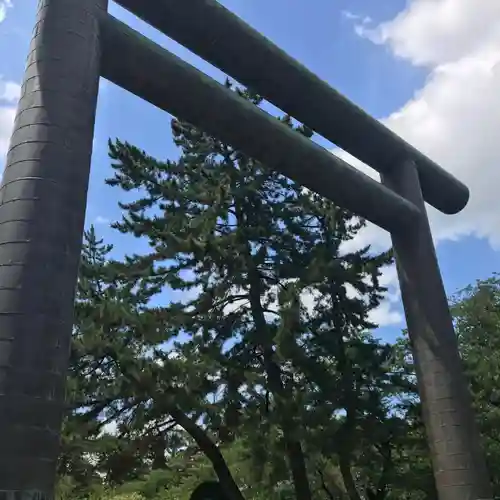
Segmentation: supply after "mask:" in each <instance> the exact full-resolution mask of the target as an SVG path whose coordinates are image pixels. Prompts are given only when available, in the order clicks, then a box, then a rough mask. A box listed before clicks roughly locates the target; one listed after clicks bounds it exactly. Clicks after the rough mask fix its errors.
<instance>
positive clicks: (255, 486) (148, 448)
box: [59, 89, 500, 500]
mask: <svg viewBox="0 0 500 500" xmlns="http://www.w3.org/2000/svg"><path fill="white" fill-rule="evenodd" d="M234 90H235V91H236V92H238V93H239V94H240V96H241V98H244V99H250V100H251V101H252V102H254V104H255V105H260V104H261V99H260V98H259V97H258V96H255V95H252V94H251V93H249V92H243V91H241V90H239V89H234ZM281 120H282V121H283V122H284V123H285V124H287V125H288V126H290V127H293V126H294V125H293V123H292V120H291V119H290V118H288V117H283V118H281ZM295 128H296V129H297V133H302V134H305V135H306V136H308V137H311V132H310V131H308V130H307V129H305V128H304V127H296V126H295ZM172 130H173V136H174V140H175V142H176V144H177V145H178V146H179V148H180V151H181V155H180V158H179V159H178V160H176V161H158V160H157V159H154V158H152V157H150V156H148V155H147V154H146V153H145V152H143V151H140V150H139V149H137V148H135V147H134V146H132V145H130V144H128V143H122V142H120V141H115V142H114V143H111V144H110V154H111V157H112V159H113V167H114V171H115V174H114V177H113V178H112V179H110V180H109V181H108V182H109V184H111V185H114V186H117V187H119V188H121V189H122V190H124V191H127V192H128V193H129V195H130V196H131V198H132V199H133V201H129V202H127V203H122V204H121V208H122V210H123V213H124V216H123V219H122V220H121V221H119V222H118V223H116V224H114V227H115V228H117V229H118V230H119V231H121V232H123V233H126V234H130V235H133V236H135V237H137V238H142V239H143V240H144V241H146V242H147V243H148V244H149V248H150V251H149V252H145V253H144V254H141V255H132V256H128V257H126V258H124V259H122V260H121V261H119V262H118V261H115V260H112V259H111V254H110V252H111V251H112V247H111V246H108V245H106V244H105V243H104V242H103V241H102V240H100V239H99V238H98V237H97V235H96V233H95V230H94V229H93V228H90V230H89V231H88V232H87V233H86V234H85V245H84V250H83V253H82V264H81V268H80V278H79V282H78V290H77V301H76V321H75V328H74V336H73V347H72V355H71V369H70V376H69V378H70V381H69V384H68V395H69V403H70V404H69V407H68V414H67V418H66V421H65V427H64V437H63V453H62V455H61V459H60V467H59V472H60V476H61V481H60V488H59V490H60V491H59V497H60V498H63V497H64V498H66V496H68V497H69V496H72V497H75V496H76V497H79V498H84V497H85V498H89V497H93V498H111V497H113V498H115V500H118V498H122V499H123V500H125V499H128V500H142V499H157V498H162V499H163V500H173V499H183V498H185V499H188V498H189V496H190V495H191V493H192V492H193V490H194V489H195V487H196V486H197V485H198V484H199V483H200V482H201V481H205V480H209V481H210V480H214V479H218V480H219V481H220V483H221V485H222V487H223V489H224V491H225V492H226V495H227V496H228V498H229V499H230V500H236V499H237V500H242V499H243V498H246V499H247V500H261V499H262V500H263V499H271V500H288V499H290V500H292V499H297V500H309V499H310V498H323V499H327V500H333V499H347V500H375V499H377V500H395V499H407V500H420V499H424V498H425V499H433V498H435V491H434V486H433V478H432V470H431V468H430V462H429V458H428V451H427V448H426V443H425V439H424V433H423V426H422V422H421V419H420V415H419V410H420V409H419V402H418V396H417V391H416V386H415V377H414V371H413V366H412V360H411V356H410V355H409V350H408V349H407V344H406V341H404V340H402V341H401V342H399V343H397V344H396V345H388V344H384V343H382V342H380V341H378V340H377V339H375V338H374V337H373V335H372V334H371V333H370V332H371V331H372V330H373V329H374V328H375V327H376V325H375V324H374V323H373V322H371V321H370V313H371V311H372V310H373V309H374V308H376V307H377V306H378V305H379V304H380V301H381V300H382V298H383V294H384V291H385V289H384V288H383V287H382V286H381V285H380V283H379V278H380V273H381V270H382V269H383V267H384V266H385V265H388V264H389V263H390V262H391V255H390V253H381V254H374V253H373V252H372V251H371V250H370V248H368V247H367V248H363V249H359V250H357V251H348V249H349V242H350V241H351V240H352V238H354V237H355V235H356V234H357V232H358V231H359V229H361V228H362V226H363V221H359V220H358V219H356V218H354V217H353V216H352V215H351V214H349V213H347V212H346V211H344V210H341V209H339V208H338V207H336V206H335V205H333V204H332V203H330V202H328V201H326V200H324V199H322V198H321V197H319V196H317V195H315V194H314V193H311V192H309V191H307V190H305V189H303V188H302V187H301V186H298V185H296V184H294V183H293V182H291V181H290V180H289V179H287V178H286V177H284V176H282V175H280V174H278V173H276V172H271V171H269V170H268V169H266V167H265V166H264V165H261V164H259V163H258V162H255V161H253V160H252V159H251V158H248V157H246V156H245V155H242V154H241V153H240V152H238V151H235V150H234V149H232V148H231V147H229V146H228V145H226V144H223V143H221V142H220V141H217V140H216V139H215V138H213V137H210V136H208V135H206V134H204V133H202V132H200V131H198V130H196V129H195V128H193V127H191V126H190V125H189V124H187V123H183V122H179V121H177V120H173V122H172ZM304 168H307V165H305V166H304ZM498 283H499V282H498V280H497V278H496V277H494V278H492V279H491V280H488V281H486V282H479V283H478V284H477V285H476V286H474V287H470V288H469V289H467V290H465V291H463V292H462V293H461V294H460V295H459V296H457V297H456V298H455V300H454V302H453V312H454V317H455V321H456V327H457V334H458V335H459V338H460V344H461V347H462V352H463V357H464V361H465V363H466V367H467V371H468V374H469V377H470V378H471V381H472V386H473V393H474V398H475V404H476V406H477V409H478V413H479V418H480V419H481V420H480V424H481V430H482V433H483V438H484V439H485V442H486V448H487V451H488V457H489V460H490V465H491V468H492V471H494V470H496V469H495V464H496V463H500V462H499V451H498V436H497V435H496V433H497V432H496V431H497V428H498V425H497V420H498V410H497V405H496V403H497V401H496V399H495V398H496V396H497V395H496V392H495V391H496V388H495V383H494V381H495V379H494V375H492V374H495V373H496V372H497V371H498V370H497V369H496V368H497V364H498V363H497V360H496V358H497V357H498V354H497V350H496V349H495V347H494V346H495V344H494V342H495V338H496V331H497V327H498V310H499V309H498V290H499V288H498ZM172 290H174V291H177V293H176V295H178V292H180V298H181V299H180V300H178V301H174V302H172V301H168V300H167V299H168V296H167V295H165V293H169V291H170V292H171V291H172ZM493 474H495V473H494V472H493ZM494 480H495V481H496V484H497V485H498V478H496V476H495V477H494Z"/></svg>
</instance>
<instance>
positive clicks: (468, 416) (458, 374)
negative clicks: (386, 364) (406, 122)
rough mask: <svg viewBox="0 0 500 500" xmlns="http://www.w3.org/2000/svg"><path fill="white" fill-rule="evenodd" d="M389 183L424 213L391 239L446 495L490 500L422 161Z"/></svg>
mask: <svg viewBox="0 0 500 500" xmlns="http://www.w3.org/2000/svg"><path fill="white" fill-rule="evenodd" d="M382 182H383V183H384V184H385V185H387V186H388V187H389V188H391V189H392V190H393V191H395V192H396V193H397V194H399V195H401V196H403V197H404V198H406V199H408V200H409V201H411V202H412V203H414V204H415V205H416V206H417V207H419V208H420V210H421V211H422V214H423V216H422V217H421V218H420V221H419V223H417V224H416V225H415V226H411V227H408V228H407V229H406V230H405V231H404V233H401V234H393V235H392V242H393V246H394V251H395V254H396V263H397V268H398V276H399V283H400V286H401V293H402V296H403V304H404V309H405V313H406V320H407V325H408V331H409V337H410V342H411V346H412V351H413V358H414V363H415V368H416V373H417V380H418V387H419V393H420V399H421V403H422V412H423V419H424V423H425V428H426V433H427V439H428V442H429V446H430V452H431V458H432V463H433V469H434V476H435V481H436V487H437V491H438V495H439V499H440V500H478V499H491V498H492V493H491V486H490V481H489V477H488V472H487V468H486V464H485V459H484V456H483V452H482V450H481V446H480V442H479V432H478V429H477V426H476V423H475V419H474V412H473V409H472V400H471V396H470V392H469V389H468V383H467V380H466V378H465V374H464V371H463V367H462V362H461V359H460V355H459V352H458V343H457V339H456V335H455V332H454V328H453V322H452V317H451V314H450V310H449V307H448V301H447V297H446V292H445V289H444V286H443V281H442V278H441V273H440V270H439V266H438V261H437V257H436V252H435V249H434V244H433V240H432V234H431V230H430V226H429V219H428V217H427V212H426V209H425V203H424V200H423V197H422V191H421V188H420V182H419V178H418V172H417V169H416V166H415V164H414V163H413V162H407V163H405V164H403V165H398V168H394V170H393V171H392V172H391V173H390V174H389V175H384V176H382Z"/></svg>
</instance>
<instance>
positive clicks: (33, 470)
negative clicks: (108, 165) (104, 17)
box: [0, 0, 108, 499]
mask: <svg viewBox="0 0 500 500" xmlns="http://www.w3.org/2000/svg"><path fill="white" fill-rule="evenodd" d="M107 1H108V0H40V2H39V10H38V15H37V20H36V25H35V29H34V32H33V39H32V42H31V46H30V53H29V56H28V61H27V66H26V73H25V76H24V82H23V87H22V95H21V100H20V103H19V108H18V111H17V116H16V121H15V125H14V132H13V135H12V139H11V145H10V149H9V153H8V157H7V162H6V168H5V171H4V175H3V179H2V184H1V188H0V492H1V493H0V499H4V498H9V499H10V498H14V496H13V492H16V491H17V492H24V493H25V494H27V495H29V496H31V497H37V498H50V497H51V496H52V494H53V485H54V473H55V465H56V460H57V455H58V451H59V450H58V448H59V433H60V424H61V416H62V411H63V405H64V388H65V376H66V369H67V363H68V354H69V343H70V336H71V329H72V321H73V299H74V289H75V281H76V277H77V270H78V263H79V257H80V250H81V239H82V230H83V224H84V218H85V206H86V198H87V186H88V179H89V169H90V158H91V150H92V140H93V130H94V118H95V109H96V99H97V91H98V82H99V74H100V71H99V62H100V55H99V40H98V27H99V23H98V19H97V12H98V10H99V9H106V8H107ZM15 498H18V496H17V495H16V496H15ZM19 498H20V497H19ZM23 498H24V497H23Z"/></svg>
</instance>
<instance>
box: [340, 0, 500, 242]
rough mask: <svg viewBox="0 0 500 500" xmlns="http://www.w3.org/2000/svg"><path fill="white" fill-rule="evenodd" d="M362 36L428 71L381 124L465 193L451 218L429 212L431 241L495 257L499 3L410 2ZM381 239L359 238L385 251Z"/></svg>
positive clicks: (499, 218) (372, 233)
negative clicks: (478, 247) (459, 242)
mask: <svg viewBox="0 0 500 500" xmlns="http://www.w3.org/2000/svg"><path fill="white" fill-rule="evenodd" d="M364 36H369V37H370V39H371V40H372V41H375V42H377V43H383V44H386V45H387V46H388V47H389V48H390V49H391V51H392V52H393V53H394V54H395V55H396V56H398V57H401V58H405V59H406V60H407V61H409V62H410V63H411V64H414V65H425V66H427V67H428V68H429V75H428V78H427V81H426V82H425V84H424V86H423V87H422V88H421V89H419V90H418V91H417V92H415V94H414V97H413V98H412V99H411V100H410V101H408V102H407V103H406V104H405V105H404V106H403V107H402V108H401V109H399V110H398V111H396V112H394V113H393V114H391V115H390V116H388V117H386V118H384V119H383V120H382V122H383V123H385V124H386V125H387V126H388V127H389V128H391V129H392V130H393V131H394V132H396V133H397V134H399V135H400V136H401V137H403V138H404V139H406V140H407V141H408V142H410V143H411V144H413V145H414V146H415V147H417V148H418V149H420V150H421V151H422V152H424V153H425V154H426V155H428V156H429V157H431V158H432V159H433V160H435V161H436V162H438V163H439V164H440V165H441V166H442V167H443V168H445V169H446V170H448V171H449V172H451V173H452V174H454V175H455V176H457V177H458V178H459V179H461V180H462V181H463V182H465V183H466V184H467V185H468V186H469V188H470V190H471V199H470V202H469V205H468V206H467V208H466V209H465V210H463V212H461V213H460V214H458V215H454V216H445V215H443V214H440V213H438V212H437V211H436V210H434V209H432V208H429V216H430V219H431V225H432V228H433V233H434V237H435V239H436V240H437V241H440V240H444V239H448V240H456V239H459V238H461V237H464V236H470V235H473V236H477V237H481V238H486V239H487V240H488V241H489V242H490V244H491V245H492V246H493V247H494V248H499V249H500V231H499V228H500V198H499V197H498V187H499V184H498V181H497V180H496V179H497V178H498V174H499V164H500V148H499V147H498V130H500V92H498V89H499V88H500V2H499V1H498V0H481V1H480V2H478V1H477V0H412V1H410V2H409V4H408V5H407V7H406V9H405V10H404V11H403V12H401V13H400V14H398V15H397V16H396V17H395V18H394V19H393V20H391V21H388V22H386V23H383V24H381V25H380V26H378V27H376V28H374V29H372V30H368V31H366V30H365V32H364ZM341 155H343V153H341ZM352 163H354V164H355V165H356V166H357V165H358V164H359V162H358V163H356V162H355V161H354V162H352ZM381 234H383V232H382V231H378V230H376V229H374V228H368V229H367V230H366V231H365V232H364V233H363V234H362V238H364V240H363V241H364V243H367V242H375V244H376V245H379V246H385V244H386V243H387V242H388V238H387V235H385V236H384V238H385V243H381V241H382V240H381Z"/></svg>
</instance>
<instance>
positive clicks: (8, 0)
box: [0, 0, 12, 23]
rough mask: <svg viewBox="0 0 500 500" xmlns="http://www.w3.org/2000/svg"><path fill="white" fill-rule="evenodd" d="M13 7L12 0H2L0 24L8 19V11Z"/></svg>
mask: <svg viewBox="0 0 500 500" xmlns="http://www.w3.org/2000/svg"><path fill="white" fill-rule="evenodd" d="M10 7H12V0H0V23H1V22H2V21H4V20H5V18H6V17H7V9H9V8H10Z"/></svg>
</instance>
